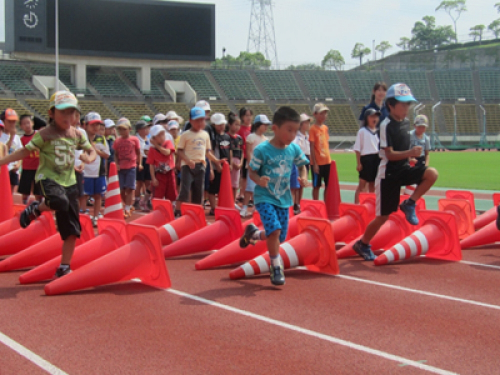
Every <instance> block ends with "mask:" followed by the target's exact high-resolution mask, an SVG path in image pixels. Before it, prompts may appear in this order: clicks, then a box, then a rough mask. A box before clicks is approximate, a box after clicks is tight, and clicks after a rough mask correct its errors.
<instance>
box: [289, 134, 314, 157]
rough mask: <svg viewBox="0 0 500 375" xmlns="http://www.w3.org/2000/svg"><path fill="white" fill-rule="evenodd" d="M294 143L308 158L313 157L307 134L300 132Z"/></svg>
mask: <svg viewBox="0 0 500 375" xmlns="http://www.w3.org/2000/svg"><path fill="white" fill-rule="evenodd" d="M293 142H294V143H296V144H297V145H298V146H299V147H300V149H301V150H302V152H303V153H304V154H305V155H306V156H309V155H311V144H310V143H309V136H308V135H307V134H302V133H301V132H300V131H298V132H297V135H296V136H295V140H294V141H293Z"/></svg>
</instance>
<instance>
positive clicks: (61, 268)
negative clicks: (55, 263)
mask: <svg viewBox="0 0 500 375" xmlns="http://www.w3.org/2000/svg"><path fill="white" fill-rule="evenodd" d="M59 269H60V270H67V269H69V264H62V263H61V264H60V266H59Z"/></svg>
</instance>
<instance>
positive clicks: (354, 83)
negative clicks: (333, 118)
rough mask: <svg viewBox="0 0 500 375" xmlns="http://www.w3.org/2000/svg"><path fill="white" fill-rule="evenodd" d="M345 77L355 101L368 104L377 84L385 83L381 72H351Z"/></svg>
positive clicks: (346, 73) (345, 74)
mask: <svg viewBox="0 0 500 375" xmlns="http://www.w3.org/2000/svg"><path fill="white" fill-rule="evenodd" d="M344 77H345V78H346V80H347V85H348V86H349V89H350V90H351V93H352V96H353V99H354V100H363V101H366V102H368V101H369V100H370V98H371V95H372V91H373V86H374V85H375V83H377V82H380V81H383V80H382V74H380V72H363V71H350V72H345V73H344Z"/></svg>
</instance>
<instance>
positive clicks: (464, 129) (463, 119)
mask: <svg viewBox="0 0 500 375" xmlns="http://www.w3.org/2000/svg"><path fill="white" fill-rule="evenodd" d="M455 108H456V111H457V134H459V135H477V134H478V133H480V128H479V121H478V116H477V113H476V106H475V105H473V104H460V105H456V106H455ZM441 110H442V111H443V115H444V118H445V124H446V132H447V133H450V134H452V133H453V132H454V119H453V106H452V105H450V104H443V105H441Z"/></svg>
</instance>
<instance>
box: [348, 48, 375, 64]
mask: <svg viewBox="0 0 500 375" xmlns="http://www.w3.org/2000/svg"><path fill="white" fill-rule="evenodd" d="M371 52H372V50H371V49H369V48H368V47H365V46H364V44H363V43H356V44H355V45H354V48H353V49H352V52H351V57H352V58H353V59H357V58H359V65H363V57H364V56H366V55H369V54H370V53H371Z"/></svg>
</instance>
